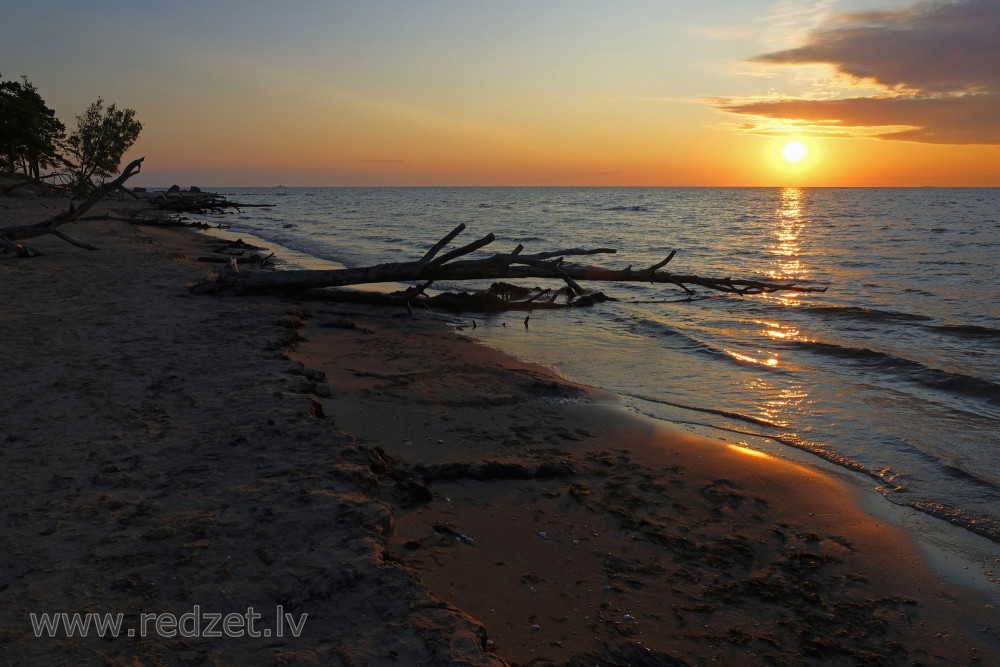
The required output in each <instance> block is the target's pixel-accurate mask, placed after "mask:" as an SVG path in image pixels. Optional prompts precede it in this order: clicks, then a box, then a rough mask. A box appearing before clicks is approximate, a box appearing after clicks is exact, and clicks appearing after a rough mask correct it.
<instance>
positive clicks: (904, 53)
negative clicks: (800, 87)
mask: <svg viewBox="0 0 1000 667" xmlns="http://www.w3.org/2000/svg"><path fill="white" fill-rule="evenodd" d="M998 35H1000V2H998V1H997V0H959V1H953V2H933V3H921V4H918V5H915V6H913V7H910V8H907V9H900V10H894V11H883V12H863V13H856V14H846V15H842V16H840V17H837V18H835V19H834V21H833V22H832V23H831V25H830V27H827V28H823V29H820V30H817V31H815V32H813V33H811V34H810V35H809V37H808V38H807V40H806V42H805V44H803V45H802V46H799V47H797V48H792V49H785V50H782V51H774V52H771V53H765V54H763V55H760V56H757V57H755V58H752V59H751V61H752V62H755V63H765V64H771V65H788V66H800V65H807V64H809V65H814V64H826V65H830V66H832V67H833V68H834V69H835V70H836V71H837V72H838V73H839V74H841V75H842V76H845V77H850V78H851V79H854V80H856V81H866V82H869V83H872V84H875V85H877V86H879V87H880V88H881V89H882V90H883V91H884V95H880V96H878V97H855V98H849V99H834V100H801V99H792V100H776V101H775V100H767V101H747V102H743V103H732V102H728V103H722V104H719V105H718V108H720V109H722V110H724V111H728V112H731V113H738V114H746V115H751V116H756V117H758V118H759V119H760V122H759V123H757V125H759V128H758V129H766V128H767V127H769V126H770V125H773V124H774V121H775V120H779V119H780V120H784V121H790V122H795V123H798V124H804V125H805V126H807V127H810V126H811V127H814V128H815V129H817V130H818V131H820V130H822V131H825V132H830V131H833V130H837V129H840V133H841V134H844V135H854V134H858V133H859V132H858V131H857V130H859V129H861V128H867V131H865V132H863V133H865V134H869V135H871V134H874V135H875V136H879V137H882V138H886V139H900V140H907V141H920V142H927V143H949V144H951V143H954V144H1000V66H998V63H1000V38H998ZM879 128H882V129H881V130H880V129H879Z"/></svg>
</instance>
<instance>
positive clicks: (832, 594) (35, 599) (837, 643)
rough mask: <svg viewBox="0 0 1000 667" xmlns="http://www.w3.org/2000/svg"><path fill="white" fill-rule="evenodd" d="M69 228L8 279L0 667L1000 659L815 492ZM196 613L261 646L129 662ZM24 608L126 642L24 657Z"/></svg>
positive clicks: (899, 553)
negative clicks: (147, 617) (144, 621)
mask: <svg viewBox="0 0 1000 667" xmlns="http://www.w3.org/2000/svg"><path fill="white" fill-rule="evenodd" d="M0 204H3V206H4V207H6V208H4V207H0V227H2V226H5V225H8V224H20V223H22V222H26V221H30V220H37V219H41V218H44V217H47V216H48V215H51V213H52V212H54V209H55V207H56V206H58V203H57V202H54V201H51V200H49V201H45V200H42V199H34V200H32V199H29V198H27V197H21V198H16V199H15V198H7V199H0ZM43 204H44V205H46V206H47V207H48V208H42V205H43ZM74 227H76V229H74V230H72V232H71V233H73V234H74V235H76V236H78V237H80V238H83V239H85V240H88V241H91V242H94V243H96V244H97V245H99V246H100V247H101V248H102V250H100V251H97V252H87V251H84V250H80V249H78V248H74V247H71V246H69V245H66V244H65V243H63V242H62V241H60V240H58V239H55V238H45V239H37V240H35V241H33V242H32V245H34V246H35V247H37V248H39V249H40V250H42V251H43V252H44V253H45V254H44V256H42V257H36V258H32V259H20V260H8V261H2V262H0V284H2V286H3V292H2V293H3V295H4V303H3V308H2V311H0V481H2V483H0V511H2V515H0V516H2V519H0V544H2V548H0V573H2V575H0V664H24V665H36V664H53V665H62V664H66V665H71V664H72V665H76V664H98V665H99V664H108V665H116V666H117V665H174V664H209V665H256V664H261V665H270V664H318V665H341V664H342V665H365V664H371V665H382V664H397V665H418V664H423V665H439V664H441V665H447V664H470V665H478V664H503V662H504V661H506V662H509V663H511V664H521V665H527V664H534V665H547V664H572V665H593V664H599V665H626V664H628V665H674V664H708V663H714V664H734V665H743V664H789V665H796V664H831V663H833V664H837V663H841V664H899V665H908V664H991V663H995V662H996V661H998V660H1000V643H998V638H997V628H998V627H1000V619H998V616H997V611H996V610H995V609H993V608H992V607H991V606H989V605H988V604H987V602H986V601H985V600H983V599H981V598H978V597H976V596H975V595H974V594H973V593H972V592H970V591H966V590H962V589H959V588H956V587H954V586H953V585H950V584H949V583H948V582H945V581H943V580H942V579H941V578H940V577H939V576H937V575H934V574H933V573H931V572H930V571H929V570H928V569H927V567H926V566H925V565H924V564H923V563H922V562H921V560H920V558H919V556H918V554H917V551H916V550H915V548H914V547H913V545H912V544H911V543H910V541H909V540H908V539H907V538H906V535H905V534H903V533H901V532H900V531H899V530H897V529H895V528H893V527H892V526H890V525H886V524H885V523H884V522H882V521H880V520H878V519H876V518H873V517H872V516H870V515H869V514H867V513H866V512H864V511H863V510H862V509H860V508H859V507H858V506H857V505H856V504H855V503H854V502H853V500H852V498H851V496H850V493H849V492H848V491H847V489H845V488H844V487H843V485H841V484H840V483H838V482H837V481H835V480H833V479H830V478H829V477H827V476H824V475H823V474H821V473H819V472H817V471H816V470H813V469H808V468H804V467H800V466H796V465H792V464H789V463H785V462H782V461H779V460H776V459H773V458H770V457H767V456H763V455H759V454H751V453H748V452H745V451H742V450H737V449H735V448H731V447H727V446H725V445H722V444H720V443H715V442H712V441H705V440H701V439H697V438H693V437H691V436H686V435H681V434H678V433H675V432H672V431H669V430H666V429H664V428H661V427H658V426H656V425H655V424H651V423H648V422H645V421H642V420H639V419H637V418H635V417H633V416H631V415H629V414H627V413H625V412H624V411H622V410H621V409H620V408H619V407H617V406H616V405H614V402H613V400H611V398H610V397H607V396H605V395H602V394H601V393H599V392H595V391H593V390H590V389H588V388H584V387H576V386H573V385H571V384H569V383H566V382H564V381H562V380H560V379H559V378H557V377H555V376H553V375H552V374H551V373H549V372H548V371H546V370H545V369H543V368H540V367H537V366H532V365H529V364H523V363H520V362H518V361H516V360H514V359H512V358H510V357H507V356H504V355H502V354H500V353H498V352H496V351H494V350H491V349H489V348H486V347H484V346H480V345H477V344H474V343H471V342H469V341H468V340H466V339H464V338H462V337H461V336H460V335H458V334H456V333H455V332H454V331H452V330H451V329H450V328H449V327H447V326H445V325H444V324H443V323H442V322H441V321H440V319H439V318H437V317H436V316H434V315H432V314H428V313H418V314H417V315H416V316H415V317H409V316H405V313H400V312H395V311H387V310H380V309H373V308H362V307H360V306H349V307H348V306H331V305H328V304H322V303H318V302H304V303H294V302H292V301H288V300H282V299H277V298H266V297H236V298H233V297H227V298H213V297H194V296H190V295H189V294H188V293H187V290H186V287H187V286H188V285H190V284H191V283H193V282H195V281H197V280H200V279H201V278H203V277H204V274H205V273H206V271H207V269H206V266H205V265H199V264H198V263H196V262H194V261H192V258H193V257H195V256H197V255H198V254H202V249H201V248H202V245H203V243H204V238H203V237H199V236H196V235H194V234H189V233H182V232H180V231H175V230H161V229H150V228H146V227H142V228H139V227H135V226H130V225H127V224H124V223H117V222H104V221H101V222H86V223H78V224H76V225H74ZM303 327H304V328H303ZM303 337H304V339H305V340H303V339H302V338H303ZM292 348H294V350H293V349H292ZM196 605H197V607H198V610H199V612H200V613H206V612H207V613H223V614H226V613H237V614H244V613H245V612H246V610H247V608H248V607H253V608H254V610H255V612H257V613H259V614H260V615H261V618H260V619H259V620H258V621H257V623H256V629H257V630H258V631H259V630H261V629H268V630H271V636H270V637H263V636H262V637H246V636H244V637H242V638H233V637H206V636H188V637H184V636H176V635H178V634H180V633H175V636H173V637H165V636H160V635H161V634H163V633H157V632H156V631H155V627H154V625H152V624H149V625H148V626H147V628H146V630H147V632H146V635H147V636H145V637H140V636H138V635H139V634H140V632H139V615H140V614H143V613H146V614H150V613H163V612H170V613H173V614H175V615H176V616H178V617H179V616H181V615H182V614H185V613H190V612H192V611H193V610H194V608H195V606H196ZM279 605H280V606H281V608H282V611H283V612H284V613H288V614H291V619H292V620H298V619H299V618H300V615H301V614H308V618H307V619H306V621H305V625H304V627H303V628H302V632H301V635H300V636H299V637H292V636H290V630H289V629H288V627H287V625H286V627H285V630H284V633H283V634H284V636H282V637H280V638H279V637H276V636H275V635H276V621H275V613H276V610H277V609H278V607H279ZM43 612H68V613H77V612H78V613H87V612H97V613H102V614H103V613H123V614H125V617H124V623H123V632H122V635H123V636H120V637H118V638H117V639H110V638H104V639H101V638H98V637H96V636H95V635H94V633H93V631H92V632H91V634H90V636H87V637H79V636H77V637H72V638H68V637H65V636H63V635H64V633H62V634H60V635H59V636H56V637H41V638H38V637H36V636H35V633H34V632H33V629H32V624H31V621H30V614H31V613H35V614H39V613H43ZM244 627H245V626H244ZM128 629H132V630H134V631H135V634H136V635H137V636H135V637H127V636H124V634H125V633H126V632H127V630H128ZM167 629H168V630H169V625H168V626H167ZM187 629H188V630H190V629H192V626H191V625H189V626H188V627H187ZM204 629H205V625H204V623H202V627H201V630H204ZM166 634H169V632H167V633H166ZM187 634H194V633H190V632H189V633H187ZM201 634H202V635H203V634H204V633H201Z"/></svg>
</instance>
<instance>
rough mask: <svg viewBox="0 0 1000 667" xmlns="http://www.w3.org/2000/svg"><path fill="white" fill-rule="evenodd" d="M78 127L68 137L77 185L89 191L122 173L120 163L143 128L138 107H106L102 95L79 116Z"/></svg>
mask: <svg viewBox="0 0 1000 667" xmlns="http://www.w3.org/2000/svg"><path fill="white" fill-rule="evenodd" d="M76 123H77V128H76V131H75V132H73V134H71V135H70V137H69V139H67V140H66V150H67V152H68V154H69V160H68V164H69V168H70V173H71V176H72V181H73V187H74V189H75V190H76V191H77V192H78V193H88V192H90V191H92V190H94V189H95V188H97V187H98V186H100V185H102V184H103V183H104V182H105V181H106V180H107V179H108V178H109V177H111V176H113V175H115V174H116V173H117V172H118V165H119V164H120V163H121V160H122V156H123V155H124V154H125V151H127V150H128V149H129V148H130V147H131V146H132V144H134V143H135V141H136V139H138V138H139V133H140V132H141V131H142V123H140V122H139V121H137V120H136V119H135V110H133V109H119V108H118V107H117V105H114V104H112V105H111V106H109V107H107V108H105V107H104V100H103V99H101V98H100V97H99V98H97V101H96V102H94V103H93V104H91V105H90V106H89V107H87V110H86V111H84V112H83V113H82V114H80V115H79V116H77V117H76Z"/></svg>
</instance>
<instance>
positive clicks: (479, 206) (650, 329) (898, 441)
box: [219, 188, 1000, 540]
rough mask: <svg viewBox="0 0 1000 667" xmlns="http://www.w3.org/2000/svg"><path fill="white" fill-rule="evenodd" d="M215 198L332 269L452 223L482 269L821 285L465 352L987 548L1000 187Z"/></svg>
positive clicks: (593, 315)
mask: <svg viewBox="0 0 1000 667" xmlns="http://www.w3.org/2000/svg"><path fill="white" fill-rule="evenodd" d="M219 191H220V192H223V193H225V194H227V195H229V196H231V197H232V198H233V199H235V200H238V201H246V202H248V203H273V204H276V207H274V208H250V209H245V210H244V212H243V213H240V214H235V215H228V216H226V217H225V218H224V222H225V223H227V224H229V225H231V226H232V229H233V230H234V231H237V232H239V231H241V230H245V231H246V232H247V233H252V234H254V235H257V236H259V237H261V238H263V239H265V240H267V241H270V242H272V243H276V244H279V245H281V246H285V247H288V248H291V249H293V250H297V251H300V252H303V253H305V254H306V255H310V256H314V257H318V258H322V259H325V260H332V261H336V262H340V263H342V264H345V265H347V266H361V265H368V264H375V263H380V262H386V261H401V260H409V259H414V258H416V257H419V256H420V255H421V254H423V252H424V251H425V250H426V249H427V248H428V247H429V246H430V245H432V244H433V243H434V242H436V241H437V240H438V239H439V238H440V237H442V236H443V235H444V234H446V233H447V232H448V231H450V230H451V229H452V228H453V227H455V226H456V225H457V224H458V223H465V224H466V225H467V226H468V229H467V231H466V232H465V233H464V234H463V235H461V236H460V237H459V238H458V240H457V241H456V243H458V244H461V243H467V242H469V241H471V240H473V239H475V238H478V237H480V236H483V235H485V234H487V233H489V232H493V233H495V234H496V236H497V241H496V242H495V243H494V244H493V245H491V246H489V248H487V250H490V251H491V252H495V251H508V250H510V249H512V248H513V247H514V246H515V245H517V244H518V243H522V244H524V246H525V252H527V253H532V252H542V251H548V250H553V249H559V248H570V247H613V248H617V249H618V254H617V255H602V256H597V257H595V258H585V259H587V261H588V263H594V264H603V265H607V266H611V267H618V268H624V267H625V266H627V265H630V264H631V265H633V266H635V267H642V266H649V265H652V264H654V263H656V262H658V261H660V260H661V259H663V258H664V257H665V256H666V255H667V254H668V253H669V252H670V250H671V249H677V250H678V254H677V256H676V257H675V258H674V260H673V261H672V262H671V263H670V265H669V268H670V269H671V270H673V271H675V272H677V273H695V274H700V275H706V276H717V277H725V276H732V277H743V278H765V279H767V278H770V279H777V278H782V279H784V278H788V279H795V280H814V281H825V282H829V283H830V285H831V287H830V290H829V291H828V292H826V293H825V294H809V295H800V294H793V293H789V294H777V295H771V296H752V297H742V298H741V297H734V296H726V295H720V294H716V293H712V292H708V291H704V290H698V291H697V292H696V294H695V295H694V296H693V297H692V298H687V296H686V295H685V294H683V293H682V292H679V291H678V290H676V289H671V288H669V287H667V286H662V285H660V286H654V285H644V284H638V283H636V284H628V285H607V284H605V285H601V286H599V287H598V288H599V289H601V290H602V291H604V292H606V293H607V294H608V295H609V296H612V297H614V298H616V299H618V301H617V302H613V303H606V304H602V305H598V306H595V307H592V308H587V309H572V310H566V311H560V312H555V311H536V312H535V313H532V315H531V324H530V327H529V328H525V327H524V326H523V325H521V320H522V319H523V314H517V313H512V314H509V315H503V316H496V317H492V318H485V319H484V318H481V317H480V318H478V319H479V323H480V326H479V327H477V329H476V330H475V333H476V335H477V336H479V337H480V338H481V339H482V340H484V341H485V342H487V343H488V344H491V345H494V346H497V347H499V348H501V349H504V350H506V351H509V352H512V353H514V354H516V355H517V356H519V357H522V358H524V359H527V360H530V361H537V362H540V363H543V364H546V365H548V366H550V367H553V368H555V369H556V370H558V371H559V372H560V373H562V374H563V375H565V376H567V377H569V378H571V379H574V380H577V381H580V382H584V383H587V384H591V385H594V386H599V387H603V388H605V389H609V390H611V391H614V392H616V393H618V394H620V395H622V396H623V397H624V398H625V400H626V402H627V404H628V405H630V406H631V407H633V408H634V409H635V410H638V411H640V412H642V413H645V414H647V415H650V416H652V417H655V418H658V419H663V420H666V421H670V422H673V423H674V424H676V425H679V426H680V427H682V428H688V429H691V430H696V431H698V432H700V433H704V434H707V435H711V436H713V437H716V438H721V439H724V440H728V441H730V442H734V443H739V444H743V445H747V446H751V447H760V448H768V449H769V450H771V451H778V452H780V451H782V450H783V449H784V450H785V451H791V450H789V449H788V448H794V450H795V451H797V452H799V451H807V452H810V453H812V454H814V455H817V456H820V457H823V458H824V459H826V460H827V461H831V462H834V463H836V464H837V465H840V466H843V467H845V468H847V469H851V470H854V471H856V472H857V473H858V474H859V475H862V476H868V478H870V479H871V484H872V486H873V487H877V488H878V490H879V491H880V492H882V493H883V494H884V495H885V496H886V497H887V498H889V499H890V500H892V501H893V502H895V503H898V504H902V505H908V506H911V507H916V508H918V509H921V510H923V511H925V512H928V513H931V514H934V515H936V516H939V517H941V518H944V519H946V520H948V521H951V522H952V523H955V524H957V525H962V526H964V527H966V528H969V529H971V530H974V531H975V532H978V533H980V534H984V535H987V536H989V537H991V538H992V539H994V540H998V539H1000V513H998V508H1000V277H998V274H997V271H996V260H997V258H998V257H1000V189H937V188H921V189H811V188H810V189H796V188H790V189H789V188H786V189H775V188H760V189H742V188H705V189H703V188H316V189H312V188H275V189H220V190H219ZM530 282H531V283H532V284H536V283H541V282H542V281H538V280H534V281H530ZM553 286H554V287H558V285H553ZM436 287H441V288H444V287H447V286H445V285H441V284H439V285H436ZM451 287H459V288H460V286H451ZM504 323H509V324H510V326H501V324H504ZM467 333H469V331H467Z"/></svg>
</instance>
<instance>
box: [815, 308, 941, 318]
mask: <svg viewBox="0 0 1000 667" xmlns="http://www.w3.org/2000/svg"><path fill="white" fill-rule="evenodd" d="M796 312H801V313H805V314H807V315H821V316H822V315H833V316H835V317H842V318H847V319H852V320H862V321H865V322H928V321H930V320H931V319H933V318H931V317H929V316H927V315H916V314H914V313H902V312H899V311H896V310H880V309H878V308H864V307H861V306H799V307H798V308H796Z"/></svg>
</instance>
